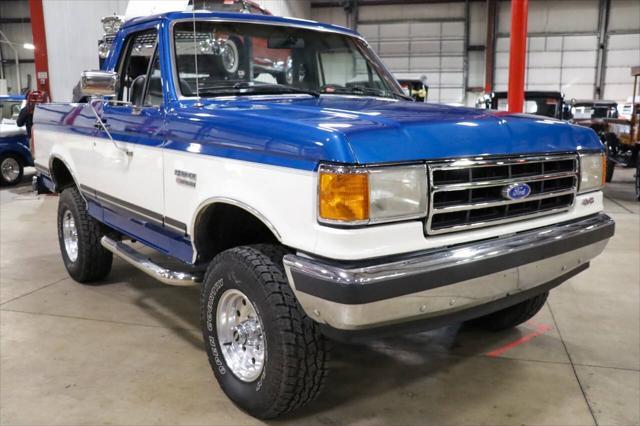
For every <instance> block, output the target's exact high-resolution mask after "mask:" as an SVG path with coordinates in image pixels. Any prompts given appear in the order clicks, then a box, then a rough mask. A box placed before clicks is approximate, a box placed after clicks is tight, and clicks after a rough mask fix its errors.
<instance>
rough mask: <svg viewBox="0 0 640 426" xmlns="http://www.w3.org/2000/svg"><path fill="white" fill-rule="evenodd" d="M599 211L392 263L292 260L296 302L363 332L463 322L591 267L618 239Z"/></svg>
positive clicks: (288, 260) (332, 323)
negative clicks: (409, 324)
mask: <svg viewBox="0 0 640 426" xmlns="http://www.w3.org/2000/svg"><path fill="white" fill-rule="evenodd" d="M614 227H615V224H614V222H613V220H612V219H611V218H610V217H609V216H607V215H605V214H598V215H594V216H589V217H586V218H582V219H579V220H576V221H572V222H566V223H561V224H557V225H554V226H550V227H545V228H539V229H535V230H531V231H526V232H521V233H518V234H514V235H510V236H506V237H501V238H496V239H492V240H485V241H480V242H476V243H471V244H464V245H459V246H455V247H448V248H444V249H439V250H431V251H429V252H424V253H417V254H412V255H406V256H403V257H400V258H395V259H387V260H379V259H378V260H375V259H374V260H371V261H360V262H356V263H353V262H351V263H345V262H336V261H330V260H321V259H317V258H311V257H308V256H305V255H302V254H298V255H292V254H290V255H286V256H285V258H284V266H285V270H286V273H287V277H288V279H289V283H290V284H291V287H292V288H293V290H294V292H295V295H296V297H297V298H298V301H299V302H300V304H301V305H302V307H303V309H304V310H305V312H306V313H307V315H309V317H311V318H313V319H314V320H315V321H317V322H319V323H321V324H324V325H325V326H326V328H329V329H331V330H337V331H363V330H368V329H377V328H386V327H388V326H393V325H395V324H401V323H406V322H413V321H414V320H416V321H418V320H419V321H422V323H423V324H424V328H433V327H437V326H442V325H445V324H447V323H454V322H460V321H465V320H468V319H471V318H473V317H477V316H481V315H485V314H487V313H490V312H493V311H496V310H499V309H503V308H504V307H507V306H510V305H513V304H516V303H519V302H520V301H522V300H526V299H528V298H529V297H533V296H535V295H536V294H539V293H542V292H545V291H548V290H549V289H550V288H553V287H555V286H557V285H559V284H561V283H562V282H563V281H565V280H567V279H569V278H570V277H572V276H573V275H575V274H577V273H579V272H581V271H582V270H584V269H586V268H587V267H588V264H589V261H590V260H591V259H593V258H594V257H596V256H597V255H599V254H600V253H601V252H602V251H603V250H604V247H605V246H606V244H607V242H608V239H609V238H610V237H611V236H612V235H613V234H614Z"/></svg>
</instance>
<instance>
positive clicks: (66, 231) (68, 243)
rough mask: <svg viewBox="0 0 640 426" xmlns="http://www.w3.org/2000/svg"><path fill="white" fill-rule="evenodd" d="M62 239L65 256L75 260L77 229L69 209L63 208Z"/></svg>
mask: <svg viewBox="0 0 640 426" xmlns="http://www.w3.org/2000/svg"><path fill="white" fill-rule="evenodd" d="M62 239H63V241H64V250H65V251H66V252H67V257H68V258H69V260H70V261H72V262H75V261H76V260H77V259H78V229H77V228H76V221H75V220H74V219H73V215H72V214H71V211H70V210H65V212H64V213H63V214H62Z"/></svg>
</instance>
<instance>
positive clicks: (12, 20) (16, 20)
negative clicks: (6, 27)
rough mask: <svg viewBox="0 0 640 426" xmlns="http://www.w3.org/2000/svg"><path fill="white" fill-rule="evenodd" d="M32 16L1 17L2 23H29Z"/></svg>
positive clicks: (0, 22)
mask: <svg viewBox="0 0 640 426" xmlns="http://www.w3.org/2000/svg"><path fill="white" fill-rule="evenodd" d="M30 22H31V18H29V17H26V18H0V24H28V23H30Z"/></svg>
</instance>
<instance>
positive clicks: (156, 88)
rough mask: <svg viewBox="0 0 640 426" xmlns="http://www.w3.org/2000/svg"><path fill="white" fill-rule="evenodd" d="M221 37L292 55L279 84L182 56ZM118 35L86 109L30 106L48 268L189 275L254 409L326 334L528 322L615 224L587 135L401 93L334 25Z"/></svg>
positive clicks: (260, 20)
mask: <svg viewBox="0 0 640 426" xmlns="http://www.w3.org/2000/svg"><path fill="white" fill-rule="evenodd" d="M194 28H195V33H194ZM233 39H238V40H242V42H243V43H244V45H245V46H247V45H257V44H261V45H265V46H268V48H269V49H275V50H282V52H286V54H287V55H291V58H292V63H293V67H294V69H295V70H297V71H296V72H294V73H293V74H292V79H291V81H289V79H284V80H283V82H282V83H277V82H273V79H271V80H272V82H270V83H267V82H265V81H264V80H263V79H262V77H260V76H261V75H262V74H258V75H256V74H255V73H253V72H247V70H245V69H244V68H243V67H242V65H241V66H240V67H239V69H238V71H237V72H235V73H233V74H232V75H230V74H229V73H226V72H225V70H224V64H222V63H221V61H220V60H219V56H220V55H219V53H220V52H219V51H217V50H216V49H214V48H211V49H208V48H207V49H203V48H202V46H201V45H200V44H199V43H200V42H201V41H203V40H211V43H212V45H216V44H217V45H219V44H221V43H225V42H226V41H227V40H233ZM115 40H116V41H115V43H114V46H115V47H114V50H113V51H112V52H111V53H110V55H109V56H108V58H107V61H106V63H105V64H104V66H103V70H101V71H87V72H85V73H83V75H82V78H81V82H82V85H81V87H82V89H83V91H84V93H85V94H86V95H89V96H92V97H93V98H92V99H91V100H90V102H88V103H83V104H78V103H70V104H65V103H50V104H42V105H39V106H38V107H37V108H36V112H35V117H34V140H35V142H34V144H35V154H36V170H37V172H38V176H39V179H41V180H42V182H43V183H44V184H45V185H46V186H47V187H48V188H49V189H50V190H51V191H54V192H58V193H60V197H59V204H58V213H57V215H58V239H59V245H60V251H61V256H62V259H63V262H64V265H65V267H66V269H67V271H68V273H69V275H70V276H71V277H72V278H73V279H74V280H76V281H78V282H80V283H93V282H96V281H99V280H102V279H104V278H105V277H106V276H107V274H109V272H110V270H111V265H112V259H113V255H114V254H115V255H116V256H119V257H121V258H122V259H124V260H125V261H127V262H129V263H130V264H131V265H133V266H134V267H136V268H138V269H140V270H142V271H144V272H145V273H147V274H149V275H150V276H153V277H154V278H156V279H158V280H159V281H160V282H162V283H165V284H170V285H178V286H187V285H201V290H200V291H201V298H200V310H201V326H202V336H203V341H204V346H205V349H206V352H207V355H208V358H209V362H210V366H211V368H212V370H213V374H214V375H215V377H216V379H217V380H218V382H219V384H220V387H221V388H222V390H223V391H224V392H225V393H226V394H227V395H228V396H229V398H230V399H231V400H233V401H234V402H235V403H236V404H237V405H238V406H239V407H241V408H242V409H243V410H245V411H247V412H248V413H250V414H251V415H253V416H256V417H259V418H272V417H276V416H279V415H281V414H283V413H286V412H289V411H292V410H294V409H296V408H298V407H300V406H302V405H304V404H306V403H308V402H310V401H311V400H313V399H314V397H315V396H316V395H318V393H319V392H320V389H321V387H322V384H323V382H324V380H325V377H326V375H327V368H328V367H329V363H328V350H329V344H328V341H327V340H328V339H342V340H352V339H359V338H363V337H367V336H369V337H370V336H375V335H383V334H388V333H394V334H400V333H406V332H407V330H427V329H430V328H436V327H442V326H444V325H447V324H454V323H460V322H465V321H470V322H473V323H474V324H476V325H478V326H482V327H485V328H487V329H490V330H502V329H507V328H511V327H515V326H517V325H519V324H521V323H523V322H525V321H527V320H529V319H530V318H532V317H533V316H534V315H536V313H537V312H538V311H539V310H540V309H541V308H542V307H543V306H544V304H545V301H546V300H547V296H548V294H549V291H550V290H551V289H553V288H555V287H556V286H558V285H560V284H562V283H563V282H564V281H566V280H567V279H569V278H573V277H575V276H576V275H577V274H578V273H580V272H582V271H584V270H585V269H586V268H588V267H589V262H590V261H591V260H592V259H593V258H594V257H596V256H598V255H599V254H600V253H601V252H602V251H603V250H604V248H605V246H606V244H607V241H608V240H609V238H610V237H611V236H612V235H613V234H614V227H615V224H614V222H613V220H612V219H611V218H610V217H609V216H607V215H606V214H604V213H603V212H602V210H603V194H602V191H601V189H602V187H603V185H604V175H603V172H604V170H603V166H604V162H605V155H604V146H603V145H602V142H601V141H600V140H599V139H598V137H597V136H596V134H595V133H594V132H593V131H591V130H590V129H587V128H584V127H580V126H574V125H571V124H569V123H566V122H555V121H554V123H553V125H549V123H548V120H540V119H539V118H538V117H530V116H526V115H522V114H509V113H500V114H497V113H496V112H494V111H488V110H480V109H474V108H459V107H452V106H447V105H437V104H430V103H422V102H415V101H413V99H410V98H409V99H407V96H406V95H405V94H404V93H403V91H402V88H401V87H400V85H399V84H398V82H397V81H396V80H395V78H394V77H393V75H391V74H390V73H389V71H388V70H387V68H386V67H385V66H384V64H382V63H381V62H380V59H379V58H378V57H377V56H376V55H375V54H374V53H373V51H372V50H371V48H370V47H369V45H368V44H367V42H366V41H365V40H364V39H363V38H362V36H361V35H359V34H358V33H356V32H354V31H352V30H350V29H348V28H343V27H338V26H333V25H327V24H322V23H317V22H312V21H308V20H298V19H290V18H282V17H274V16H269V15H255V14H242V13H223V12H203V11H196V12H171V13H164V14H160V15H154V16H149V17H143V18H136V19H133V20H131V21H128V22H126V23H124V24H123V25H122V26H121V28H120V30H119V31H118V33H117V35H116V37H115ZM238 54H239V55H240V56H239V57H238V62H239V63H240V64H245V65H246V64H250V63H252V62H254V55H255V53H251V51H250V49H238ZM195 63H197V64H198V68H197V71H198V72H194V67H193V64H195ZM250 69H251V67H249V70H250ZM240 70H244V71H245V72H244V73H241V72H240ZM302 70H304V72H302ZM363 71H365V72H364V73H363ZM271 72H272V73H277V72H278V71H277V70H273V71H271ZM272 77H274V79H275V76H273V75H272ZM133 240H135V241H138V242H140V243H142V244H144V245H145V246H147V247H149V248H151V249H153V250H155V251H156V252H157V254H158V258H155V260H150V259H149V257H148V256H147V255H146V254H145V253H143V252H141V251H138V250H137V248H136V247H135V246H133V245H131V244H130V242H131V241H133ZM572 285H580V280H579V279H577V280H576V279H574V280H573V284H572ZM132 350H135V349H134V348H132ZM84 367H86V366H78V368H84ZM175 368H180V359H178V358H176V359H175V363H174V369H175ZM158 374H163V372H162V371H160V372H158ZM469 374H474V372H473V371H470V372H469ZM476 380H477V378H476ZM184 391H185V392H187V391H188V389H185V390H184Z"/></svg>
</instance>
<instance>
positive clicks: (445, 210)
mask: <svg viewBox="0 0 640 426" xmlns="http://www.w3.org/2000/svg"><path fill="white" fill-rule="evenodd" d="M575 192H576V188H575V186H574V187H571V188H570V189H565V190H564V191H554V192H544V193H542V194H536V195H532V196H530V197H527V198H524V199H521V200H500V201H493V202H486V203H474V204H456V205H455V206H445V207H436V208H434V210H433V214H438V213H451V212H457V211H464V210H477V209H483V208H485V207H495V206H506V205H511V204H518V203H526V202H527V201H538V200H544V199H546V198H553V197H559V196H561V195H569V194H575Z"/></svg>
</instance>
